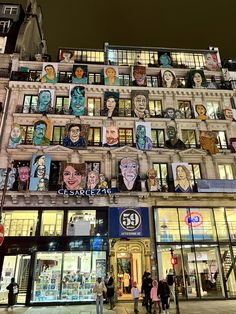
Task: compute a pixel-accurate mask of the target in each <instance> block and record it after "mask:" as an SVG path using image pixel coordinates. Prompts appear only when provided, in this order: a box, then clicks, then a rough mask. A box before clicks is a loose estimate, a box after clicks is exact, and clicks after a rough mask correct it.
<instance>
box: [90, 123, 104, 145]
mask: <svg viewBox="0 0 236 314" xmlns="http://www.w3.org/2000/svg"><path fill="white" fill-rule="evenodd" d="M88 145H89V146H100V145H101V129H100V128H93V127H90V128H89V135H88Z"/></svg>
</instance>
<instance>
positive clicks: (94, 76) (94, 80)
mask: <svg viewBox="0 0 236 314" xmlns="http://www.w3.org/2000/svg"><path fill="white" fill-rule="evenodd" d="M88 83H89V84H101V83H102V77H101V74H100V73H89V76H88Z"/></svg>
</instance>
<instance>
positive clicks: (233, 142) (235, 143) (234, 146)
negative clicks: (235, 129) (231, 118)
mask: <svg viewBox="0 0 236 314" xmlns="http://www.w3.org/2000/svg"><path fill="white" fill-rule="evenodd" d="M230 146H231V152H232V153H236V137H233V138H231V139H230Z"/></svg>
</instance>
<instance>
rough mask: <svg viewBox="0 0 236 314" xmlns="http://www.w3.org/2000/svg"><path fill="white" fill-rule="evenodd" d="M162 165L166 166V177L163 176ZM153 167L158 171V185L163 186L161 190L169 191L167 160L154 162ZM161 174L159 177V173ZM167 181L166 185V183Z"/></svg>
mask: <svg viewBox="0 0 236 314" xmlns="http://www.w3.org/2000/svg"><path fill="white" fill-rule="evenodd" d="M162 166H165V167H166V169H165V170H166V178H163V176H162V169H161V168H162ZM152 167H153V168H154V169H155V170H156V171H157V180H158V185H159V186H160V187H161V192H168V191H169V182H168V180H169V179H168V178H169V165H168V163H167V162H153V164H152ZM157 168H158V169H157ZM159 174H160V176H159V177H158V175H159ZM164 182H165V183H166V185H165V184H164Z"/></svg>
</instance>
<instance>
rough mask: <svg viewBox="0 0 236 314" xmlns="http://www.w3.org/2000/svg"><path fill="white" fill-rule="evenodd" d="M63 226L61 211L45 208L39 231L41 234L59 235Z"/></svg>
mask: <svg viewBox="0 0 236 314" xmlns="http://www.w3.org/2000/svg"><path fill="white" fill-rule="evenodd" d="M62 227H63V211H62V210H54V211H49V210H45V211H43V212H42V223H41V232H40V235H42V236H61V235H62Z"/></svg>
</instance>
